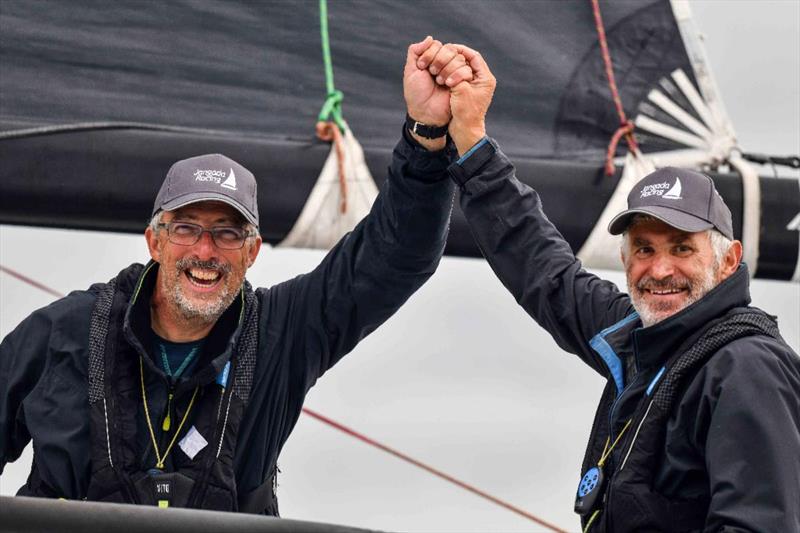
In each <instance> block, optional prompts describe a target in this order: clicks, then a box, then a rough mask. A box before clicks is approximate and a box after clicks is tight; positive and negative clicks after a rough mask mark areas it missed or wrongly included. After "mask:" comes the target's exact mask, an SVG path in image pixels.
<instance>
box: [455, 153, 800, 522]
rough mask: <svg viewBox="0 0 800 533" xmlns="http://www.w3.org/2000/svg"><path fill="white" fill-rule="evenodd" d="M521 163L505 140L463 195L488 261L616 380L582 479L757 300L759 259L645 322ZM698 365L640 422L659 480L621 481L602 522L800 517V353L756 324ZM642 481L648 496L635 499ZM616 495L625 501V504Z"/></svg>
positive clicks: (618, 455)
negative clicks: (574, 244) (700, 347)
mask: <svg viewBox="0 0 800 533" xmlns="http://www.w3.org/2000/svg"><path fill="white" fill-rule="evenodd" d="M514 174H515V169H514V166H513V165H512V164H511V163H510V161H509V160H508V158H506V157H505V155H504V154H503V153H502V152H501V151H499V150H498V151H497V152H496V153H495V155H494V156H493V157H492V159H491V160H489V161H488V162H486V163H485V164H484V165H482V166H481V167H480V169H478V170H477V171H476V172H475V173H474V174H473V175H468V176H465V178H466V179H465V180H464V181H463V185H462V186H461V195H460V203H461V207H462V209H463V211H464V214H465V216H466V218H467V221H468V222H469V226H470V230H471V232H472V233H473V235H474V236H475V239H476V241H477V243H478V245H479V247H480V249H481V250H482V251H483V253H484V254H485V256H486V259H487V261H488V262H489V264H490V266H491V267H492V269H493V270H494V272H495V273H496V274H497V276H498V277H499V278H500V280H501V281H502V282H503V284H504V285H505V286H506V288H508V289H509V291H510V292H511V293H512V294H513V296H514V297H515V298H516V299H517V301H518V302H519V304H520V305H521V306H522V307H523V309H525V311H527V312H528V313H529V314H530V315H531V316H532V317H533V318H534V319H535V320H536V321H537V322H538V323H539V324H540V325H541V326H542V327H544V328H545V329H547V331H548V332H549V333H550V334H551V335H552V336H553V339H554V340H555V341H556V342H557V343H558V345H559V346H561V347H562V348H563V349H564V350H565V351H568V352H570V353H573V354H576V355H578V356H579V357H580V358H581V359H582V360H583V361H584V362H585V363H587V364H588V365H589V366H590V367H591V368H593V369H594V370H596V371H597V372H598V373H599V374H600V375H601V376H603V378H605V379H606V380H607V382H608V384H607V386H606V388H605V391H604V393H603V396H602V398H601V400H600V405H599V407H598V411H597V415H596V418H595V423H594V426H593V428H592V430H591V437H590V441H589V444H588V447H587V453H586V456H585V460H584V469H583V471H582V472H581V473H577V472H576V476H575V480H576V486H577V482H578V480H579V479H580V474H582V473H583V472H585V471H586V470H587V469H588V468H590V467H591V466H594V465H595V464H596V463H597V461H598V460H599V458H600V456H601V454H602V451H603V447H604V444H605V442H606V439H607V438H609V437H610V439H611V441H614V440H615V439H616V437H617V436H619V434H620V432H621V431H622V429H623V427H624V425H625V423H626V422H627V421H628V420H630V419H634V420H636V416H637V414H639V415H641V412H640V411H639V410H640V409H641V408H642V405H643V403H645V400H644V399H645V398H646V391H647V388H648V386H649V385H650V384H651V383H652V382H653V379H654V378H655V376H656V375H657V374H658V372H659V370H660V369H661V368H662V367H663V366H664V364H665V363H667V362H668V361H669V360H670V358H671V357H673V356H674V355H675V354H677V353H682V352H683V351H685V350H686V349H687V348H688V347H690V346H691V345H692V344H693V343H695V342H696V341H697V340H698V338H699V337H700V336H701V335H702V333H703V332H704V331H705V329H706V327H708V326H710V325H713V324H714V323H716V321H718V320H720V319H721V318H722V317H724V316H726V315H727V314H728V313H730V312H732V311H734V310H736V309H743V310H747V311H748V312H749V311H752V308H749V307H748V304H749V303H750V295H749V289H748V283H749V277H748V272H747V267H746V266H744V265H742V266H741V267H740V268H739V269H738V270H737V271H736V272H735V273H733V274H732V275H731V276H730V277H728V278H727V279H726V280H724V281H723V282H722V283H720V284H719V285H717V286H716V287H715V288H714V289H712V290H711V291H710V292H708V293H707V294H706V295H705V296H704V297H703V298H701V299H700V300H698V301H697V302H695V303H693V304H692V305H689V306H688V307H686V308H685V309H683V310H682V311H680V312H678V313H676V314H675V315H673V316H671V317H670V318H668V319H666V320H663V321H662V322H660V323H658V324H656V325H654V326H651V327H648V328H643V327H642V323H641V321H640V320H639V318H638V315H637V314H636V313H635V310H634V309H633V307H632V305H631V300H630V298H629V296H628V295H627V294H625V293H623V292H621V291H620V290H619V289H618V288H617V287H616V286H615V285H614V284H612V283H610V282H608V281H605V280H602V279H600V278H598V277H597V276H596V275H594V274H592V273H589V272H587V271H586V270H584V269H583V268H582V265H581V263H580V261H579V260H578V259H576V257H575V256H574V254H573V252H572V249H571V248H570V246H569V244H568V243H567V242H566V241H565V240H564V238H563V237H562V236H561V234H560V233H559V231H558V229H557V228H556V227H555V226H554V225H553V224H552V223H551V222H550V220H549V219H548V217H547V216H546V214H545V211H544V209H543V206H542V200H541V198H540V197H539V195H538V194H537V192H536V191H534V190H533V189H531V188H530V187H528V186H527V185H525V184H524V183H521V182H520V181H519V180H517V179H516V177H515V175H514ZM723 344H724V343H723ZM687 369H688V367H687ZM693 372H694V373H693V375H691V373H690V374H687V378H688V379H686V382H685V384H684V385H681V386H680V387H678V388H676V389H675V390H676V391H677V390H679V389H681V390H682V391H683V392H682V393H681V394H680V395H679V396H680V397H679V399H678V398H675V399H676V400H677V401H675V402H674V403H675V405H674V406H673V408H672V409H671V410H670V411H669V412H664V413H663V415H664V417H665V418H662V419H661V422H660V423H655V422H652V423H653V424H655V425H654V427H652V428H645V427H644V426H643V427H642V429H641V432H644V434H643V436H644V437H646V438H645V439H644V440H643V441H640V442H637V447H641V450H640V451H638V452H637V454H639V453H641V454H642V456H644V457H648V458H649V459H651V460H652V461H653V463H652V465H653V468H652V470H651V471H649V472H647V474H648V476H649V477H648V485H647V491H642V490H640V489H641V487H642V485H637V486H632V484H631V483H623V482H620V483H619V484H618V485H615V484H614V480H611V481H612V485H611V488H610V490H609V492H608V493H607V497H606V498H607V500H606V512H605V513H603V514H602V516H601V517H600V519H599V520H597V521H596V522H595V523H594V524H595V525H593V526H592V528H593V531H609V532H610V531H615V532H616V531H626V530H627V529H626V528H627V525H630V526H631V527H633V528H634V529H635V528H636V527H637V526H636V522H635V520H639V518H636V517H649V518H642V520H649V522H647V523H648V524H649V525H648V526H646V527H642V528H639V529H638V531H651V530H659V531H680V530H691V529H696V528H697V527H698V524H700V528H701V529H703V530H705V531H714V532H716V531H741V530H747V531H797V530H800V508H798V507H797V505H796V503H795V502H796V501H797V498H798V487H800V463H798V462H797V457H798V455H800V394H798V391H799V390H800V358H798V355H797V354H796V353H794V352H793V351H792V350H791V349H790V348H789V347H788V346H787V345H786V344H785V343H784V342H782V341H781V340H779V339H776V338H774V337H773V336H771V335H763V334H755V335H749V336H746V337H742V338H739V339H736V340H733V341H731V342H728V343H727V344H724V345H721V346H718V347H716V349H715V351H714V354H713V356H711V357H710V359H709V360H707V361H706V363H705V364H703V365H702V366H701V367H700V368H699V369H697V368H694V369H693ZM690 375H691V377H689V376H690ZM665 390H669V385H668V389H665ZM645 407H646V405H645ZM653 409H654V410H657V409H661V407H659V406H658V405H656V404H653ZM648 420H650V419H649V418H648V419H646V420H645V422H646V423H647V421H648ZM653 420H655V418H654V419H653ZM664 420H666V422H665V423H664ZM636 430H637V427H636V425H635V424H633V423H632V425H631V427H630V428H629V429H628V430H627V432H626V434H625V435H623V437H622V438H621V440H620V442H619V443H618V444H617V446H616V447H615V448H614V450H613V452H612V453H611V454H610V456H609V458H608V459H607V462H606V464H605V468H606V471H607V472H616V471H617V469H619V468H620V466H621V465H622V462H623V461H624V457H625V453H626V452H627V450H628V447H629V446H628V445H629V443H630V441H631V439H633V438H634V436H635V435H636ZM659 432H661V433H659ZM743 465H746V466H743ZM628 468H629V467H628V466H625V467H624V468H623V470H622V472H623V473H624V472H625V471H626V469H628ZM767 480H768V481H767ZM622 481H624V480H622ZM617 493H619V496H618V495H617ZM630 493H635V494H634V495H637V498H638V499H629V498H627V496H629V495H630ZM618 498H619V499H618ZM618 502H622V503H620V505H622V506H623V507H624V508H622V509H620V510H616V509H615V504H616V503H618ZM576 520H577V516H576ZM628 520H630V522H628ZM576 529H577V527H576Z"/></svg>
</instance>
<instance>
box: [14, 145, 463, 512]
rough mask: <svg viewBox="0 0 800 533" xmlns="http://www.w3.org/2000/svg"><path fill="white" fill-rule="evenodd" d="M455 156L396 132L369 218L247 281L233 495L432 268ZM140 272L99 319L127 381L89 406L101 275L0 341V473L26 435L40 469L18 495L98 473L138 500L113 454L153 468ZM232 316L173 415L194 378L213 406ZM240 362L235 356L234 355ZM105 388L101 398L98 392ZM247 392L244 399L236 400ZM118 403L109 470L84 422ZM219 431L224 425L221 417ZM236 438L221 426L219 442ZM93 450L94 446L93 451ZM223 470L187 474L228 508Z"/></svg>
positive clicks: (85, 481) (134, 475) (134, 478)
mask: <svg viewBox="0 0 800 533" xmlns="http://www.w3.org/2000/svg"><path fill="white" fill-rule="evenodd" d="M454 158H455V154H454V153H453V152H452V150H445V151H442V152H426V151H421V150H419V149H417V148H416V147H415V146H413V145H412V144H410V143H408V142H407V141H406V140H405V139H403V140H401V141H400V142H399V143H398V145H397V146H396V148H395V151H394V154H393V158H392V164H391V166H390V167H389V177H388V179H387V180H386V182H385V183H384V185H383V187H382V189H381V192H380V194H379V195H378V198H377V199H376V201H375V203H374V204H373V206H372V210H371V212H370V214H369V215H368V216H367V217H366V218H365V219H364V220H362V221H361V222H360V223H359V224H358V225H357V227H356V228H355V229H354V230H353V231H352V232H351V233H349V234H348V235H346V236H345V237H344V238H343V239H342V240H341V241H340V242H339V243H338V244H337V245H336V246H335V247H334V248H333V250H331V251H330V252H329V253H328V255H327V256H326V257H325V259H323V261H322V262H321V263H320V264H319V266H317V267H316V268H315V269H314V270H313V271H311V272H309V273H307V274H304V275H301V276H298V277H296V278H294V279H291V280H288V281H286V282H284V283H280V284H278V285H275V286H273V287H269V288H258V289H256V290H255V297H256V298H258V301H259V305H260V308H259V309H260V311H259V313H258V317H257V319H258V327H257V337H256V338H255V339H253V340H254V341H255V342H256V343H257V348H258V349H257V352H256V355H255V357H254V359H253V361H252V362H251V363H249V364H252V365H254V371H253V381H252V385H251V386H250V392H249V396H248V394H246V388H241V389H240V388H239V387H240V386H242V385H244V383H241V382H239V381H238V380H235V379H234V377H233V376H234V375H235V372H234V370H235V369H232V371H231V372H232V374H231V377H230V380H233V381H236V383H234V385H233V386H229V387H228V389H227V390H228V391H233V394H227V396H228V398H229V399H230V401H231V404H230V405H231V407H230V413H229V416H230V417H231V418H241V424H240V426H239V429H238V437H237V438H238V440H237V441H236V448H235V450H233V452H232V455H231V456H230V457H223V456H221V461H227V463H229V464H230V468H231V470H232V472H233V476H234V479H235V487H236V493H237V497H238V495H242V496H243V497H244V498H248V495H249V494H251V493H253V492H254V491H256V490H257V489H258V488H259V487H261V486H262V485H263V484H264V483H265V481H267V480H270V479H272V478H273V477H274V475H275V465H276V462H277V458H278V455H279V453H280V450H281V448H282V447H283V444H284V443H285V442H286V439H287V438H288V437H289V434H290V433H291V431H292V429H293V427H294V425H295V424H296V422H297V419H298V417H299V416H300V413H301V409H302V406H303V401H304V399H305V395H306V393H307V391H308V390H309V388H310V387H311V386H313V385H314V383H315V382H316V380H317V379H318V378H319V377H320V376H322V375H323V374H324V373H325V372H326V371H327V370H328V369H330V368H331V367H332V366H333V365H334V364H336V363H337V362H338V361H339V360H340V359H341V358H342V357H343V356H344V355H345V354H347V353H348V352H350V351H351V350H352V349H353V347H354V346H355V345H356V344H357V343H358V342H359V341H360V340H361V339H362V338H364V337H365V336H366V335H368V334H369V333H371V332H372V331H373V330H374V329H375V328H377V327H378V326H379V325H380V324H382V323H383V322H384V321H386V320H387V319H388V318H389V317H390V316H391V315H392V314H393V313H394V312H395V311H396V310H397V309H398V308H399V307H400V305H402V304H403V302H405V300H406V299H407V298H408V297H409V296H410V295H411V294H412V293H413V292H414V291H415V290H416V289H417V288H419V287H420V286H421V285H422V284H423V283H424V282H425V281H426V280H427V279H428V278H429V277H430V276H431V275H432V274H433V272H434V271H435V269H436V266H437V265H438V262H439V260H440V258H441V256H442V252H443V250H444V242H445V239H446V236H447V228H448V222H449V218H450V211H451V209H452V202H453V190H454V187H453V185H452V183H451V182H450V180H449V179H448V178H447V173H446V168H447V166H448V164H449V163H451V162H452V161H453V160H454ZM142 268H143V267H142V266H141V265H133V266H131V267H130V268H128V269H126V270H125V271H124V272H123V273H122V274H120V275H118V276H117V278H116V282H115V285H116V293H115V294H116V296H114V297H113V298H111V302H110V316H111V317H113V319H111V320H109V321H108V336H107V339H109V345H108V346H106V347H105V348H104V349H105V350H106V351H108V350H114V351H115V353H114V355H115V356H114V357H113V358H107V359H106V360H105V362H107V363H109V365H110V367H111V368H109V367H108V366H107V367H105V368H104V370H103V372H104V373H105V374H104V375H105V376H109V375H114V376H119V377H121V378H123V379H122V380H121V381H120V380H118V381H116V382H114V383H109V381H108V379H105V384H106V385H108V386H111V387H113V389H112V390H111V391H110V392H112V393H113V394H109V390H107V389H103V388H101V387H100V386H99V383H98V384H97V385H96V388H97V391H96V392H95V393H94V395H93V402H92V403H91V404H90V398H89V389H90V385H89V371H88V368H89V360H90V353H89V351H90V350H89V346H90V329H91V315H92V309H93V308H94V307H95V304H96V302H97V300H98V298H99V297H100V296H101V295H102V294H106V293H108V294H110V293H111V290H110V289H109V285H108V284H97V285H94V286H92V287H91V288H90V289H89V290H88V291H76V292H73V293H71V294H70V295H68V296H67V297H66V298H62V299H60V300H57V301H56V302H54V303H52V304H51V305H49V306H47V307H45V308H42V309H40V310H37V311H36V312H34V313H33V314H32V315H31V316H29V317H28V318H26V319H25V320H24V321H23V322H22V323H21V324H20V325H19V326H18V327H17V328H15V329H14V330H13V331H12V332H11V333H9V335H8V336H6V338H5V339H3V342H2V344H0V470H1V469H2V467H4V466H5V464H6V463H7V462H9V461H13V460H15V459H17V458H18V457H19V455H20V453H21V452H22V450H23V449H24V448H25V446H26V445H27V444H28V443H29V442H30V441H31V440H32V441H33V447H34V463H33V469H34V471H35V473H36V475H35V476H32V480H33V481H36V483H37V484H38V485H39V486H38V487H36V486H34V485H33V484H32V485H30V486H26V487H25V488H24V489H23V491H22V492H24V493H26V494H31V493H33V492H34V489H35V493H36V494H38V495H49V496H54V497H55V496H57V497H64V498H68V499H82V498H85V497H86V496H87V493H88V487H89V481H90V479H92V480H97V479H101V483H102V484H103V486H106V487H111V486H114V485H115V484H117V486H119V487H120V489H119V490H117V491H115V492H114V493H111V494H105V495H102V498H103V499H106V500H109V501H136V494H135V491H134V490H133V489H132V488H131V487H130V486H129V485H128V484H127V483H126V482H121V481H120V480H119V479H118V478H117V474H116V473H115V472H114V471H113V468H111V462H112V461H113V462H114V465H115V467H118V465H134V466H135V467H136V469H135V470H131V471H130V472H127V473H126V474H128V477H129V478H130V482H131V483H132V484H133V485H134V488H135V485H136V483H143V481H142V479H143V478H144V477H143V475H140V474H141V473H142V471H143V470H144V469H146V468H149V467H151V466H152V465H153V464H154V463H153V459H154V455H153V451H152V446H151V445H150V444H149V440H150V437H149V434H148V431H147V428H146V425H144V423H143V417H142V415H141V410H142V407H141V404H142V398H141V392H140V387H141V385H140V383H139V382H138V381H137V379H138V377H139V368H138V365H139V356H140V355H141V354H146V352H147V350H146V349H145V347H147V346H152V332H151V333H150V336H149V337H148V333H147V332H148V331H150V327H149V316H150V315H149V300H148V298H147V297H146V296H142V297H141V298H139V300H138V301H137V302H133V303H131V301H130V299H129V297H128V296H129V295H132V294H134V292H135V291H136V290H137V289H136V282H137V281H138V279H139V277H140V276H139V274H140V273H141V271H142ZM154 268H155V267H154ZM154 280H155V276H152V275H150V276H145V278H144V280H143V283H142V286H141V289H140V290H141V294H142V295H147V294H150V293H151V291H152V290H153V283H154ZM106 305H108V304H106ZM238 311H239V305H238V304H234V305H232V306H231V307H230V308H229V309H228V310H227V311H226V312H225V313H224V314H223V315H222V317H220V319H219V320H218V322H217V324H215V326H214V328H213V329H212V332H211V334H210V335H209V337H207V340H206V342H205V343H204V345H203V353H202V354H201V355H200V359H199V360H198V366H197V368H196V369H195V372H194V373H193V375H192V376H189V377H182V378H180V379H179V380H178V382H177V383H176V384H175V391H174V392H175V399H174V401H175V409H176V413H175V416H176V417H177V418H180V417H181V416H182V414H183V413H184V411H185V409H186V408H187V404H188V402H189V398H190V397H191V393H192V391H193V389H194V388H195V387H196V386H200V391H199V393H198V394H199V396H198V398H199V400H198V401H199V404H198V409H199V410H200V411H203V410H204V409H205V407H203V404H204V402H213V403H214V407H216V403H215V402H216V400H217V398H215V397H214V394H213V393H212V394H206V393H205V392H204V391H205V390H206V389H207V387H206V386H207V385H209V384H212V383H213V382H214V380H215V379H216V377H217V375H218V374H219V372H220V371H221V370H222V369H223V367H224V364H225V363H226V362H227V361H228V360H229V359H230V350H231V347H232V345H233V344H236V341H237V339H236V324H237V318H238ZM245 337H246V335H244V336H242V339H241V340H242V342H244V340H245ZM112 339H113V342H112V341H111V340H112ZM95 344H96V343H95ZM95 344H92V345H93V346H94V345H95ZM111 363H113V364H111ZM239 363H240V364H243V362H242V360H240V361H239ZM143 364H144V370H145V390H146V393H147V398H148V406H149V410H150V414H151V416H152V418H153V420H161V419H162V417H163V412H164V408H165V406H166V403H167V385H168V381H167V379H166V376H165V375H164V373H163V371H162V370H161V369H160V365H156V364H155V363H154V362H153V361H152V360H151V358H150V357H149V356H148V357H143ZM115 365H116V366H115ZM94 375H98V373H97V372H95V373H94ZM95 381H96V380H95ZM211 388H212V389H213V386H211ZM103 390H105V393H104V394H101V393H99V391H103ZM237 391H238V392H237ZM98 394H100V396H99V397H98V396H97V395H98ZM240 395H241V396H242V397H241V398H240V397H239V396H240ZM248 397H249V401H248V402H247V405H246V407H245V405H244V401H243V400H244V399H247V398H248ZM226 401H227V400H226ZM104 402H105V406H103V403H104ZM125 406H129V407H130V408H131V409H132V410H134V411H135V412H138V413H139V414H138V415H137V416H136V417H135V418H136V420H132V419H131V418H130V417H127V416H123V417H117V418H116V419H115V420H113V422H114V423H115V424H116V427H115V428H114V429H115V431H112V432H110V434H109V436H108V439H109V440H110V445H111V450H112V457H111V460H110V461H108V464H107V465H106V464H103V463H99V464H98V463H93V462H91V461H90V458H96V457H102V456H103V453H105V454H106V455H107V452H106V451H105V449H106V448H107V445H108V442H107V441H106V440H104V439H103V438H102V437H103V435H94V436H92V435H91V434H90V426H93V427H95V428H103V427H105V416H106V413H118V412H119V410H120V409H124V408H125ZM226 409H227V407H226ZM236 410H242V411H243V412H242V413H241V414H239V413H237V412H236ZM90 421H91V424H90ZM196 422H197V420H195V421H193V423H196ZM200 422H201V423H202V420H200ZM226 431H227V432H229V433H232V432H233V431H234V430H233V428H232V427H231V426H230V425H228V426H226ZM233 436H234V435H232V434H230V435H228V434H226V436H225V439H226V440H227V439H229V438H232V437H233ZM207 440H208V439H207ZM93 445H96V446H97V448H98V449H97V450H93V449H92V446H93ZM166 445H167V442H165V440H164V439H163V438H162V440H161V442H160V443H159V446H160V447H161V449H164V448H165V447H166ZM212 445H213V442H210V444H209V446H212ZM100 447H102V448H103V449H102V450H100V449H99V448H100ZM182 453H183V452H182V451H181V450H180V449H179V448H178V447H177V446H176V448H175V449H174V450H173V451H172V452H171V453H170V457H169V458H168V461H167V463H166V466H167V469H168V470H173V469H174V468H173V467H174V466H177V467H181V466H185V464H186V461H187V460H188V457H186V456H182ZM176 458H177V459H176ZM174 461H177V463H174V464H173V462H174ZM227 463H226V465H225V466H226V468H227V467H228V464H227ZM93 468H94V469H93ZM220 476H224V472H222V471H215V472H213V473H212V475H211V477H210V478H209V480H210V481H209V480H204V479H199V480H197V482H199V483H200V484H201V485H206V484H207V488H208V492H207V494H206V495H205V498H206V501H207V502H209V503H208V506H210V507H214V508H224V507H227V508H230V506H231V502H230V501H229V500H230V498H231V496H230V492H227V496H226V492H225V488H226V487H225V486H219V485H218V484H215V483H213V482H211V481H213V480H214V479H218V478H219V477H220ZM143 490H144V489H143ZM247 507H248V509H255V510H256V512H272V510H274V511H275V512H277V505H276V503H275V502H272V503H270V502H268V501H267V502H263V503H262V504H258V503H257V502H256V503H253V502H252V501H251V502H250V503H248V505H247Z"/></svg>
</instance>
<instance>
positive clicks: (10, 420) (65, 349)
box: [0, 290, 95, 497]
mask: <svg viewBox="0 0 800 533" xmlns="http://www.w3.org/2000/svg"><path fill="white" fill-rule="evenodd" d="M94 301H95V293H94V292H93V291H92V290H89V291H74V292H72V293H70V294H69V295H68V296H66V297H65V298H61V299H59V300H56V301H55V302H53V303H51V304H50V305H48V306H46V307H43V308H41V309H38V310H36V311H34V312H33V313H32V314H31V315H30V316H28V317H27V318H26V319H25V320H23V321H22V322H21V323H20V324H19V325H18V326H17V327H16V328H15V329H14V330H13V331H12V332H11V333H9V334H8V335H7V336H6V337H5V338H4V339H3V342H2V343H0V472H2V470H3V469H4V468H5V465H6V464H7V463H10V462H13V461H15V460H16V459H18V458H19V456H20V454H21V453H22V451H23V450H24V449H25V446H27V444H28V443H29V442H30V440H31V435H32V434H33V435H35V436H36V439H37V441H36V444H37V446H39V447H40V448H41V449H43V450H47V453H44V454H42V455H41V456H40V457H38V458H37V462H38V464H39V467H40V472H39V473H40V475H41V476H42V479H44V481H46V482H47V483H48V486H49V487H51V488H53V489H57V490H58V491H59V493H60V494H63V495H64V496H66V497H77V495H78V494H80V487H81V486H82V483H83V481H85V479H86V478H85V476H86V469H88V467H89V450H88V449H86V446H85V442H86V441H85V440H84V439H86V438H88V432H89V424H88V419H87V418H86V416H87V411H86V409H88V398H87V392H86V390H87V388H86V346H87V344H88V337H89V335H88V333H89V319H90V315H91V309H92V307H93V305H94ZM53 404H58V405H60V407H61V409H59V410H55V411H54V410H53ZM65 406H69V408H66V407H65ZM76 457H78V458H80V460H78V461H75V460H74V459H75V458H76Z"/></svg>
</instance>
